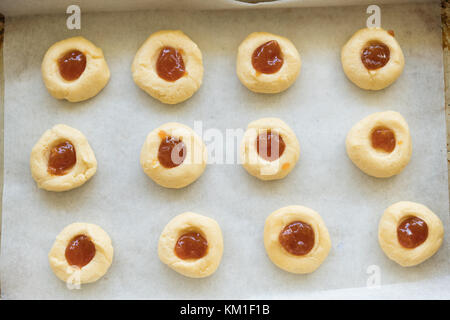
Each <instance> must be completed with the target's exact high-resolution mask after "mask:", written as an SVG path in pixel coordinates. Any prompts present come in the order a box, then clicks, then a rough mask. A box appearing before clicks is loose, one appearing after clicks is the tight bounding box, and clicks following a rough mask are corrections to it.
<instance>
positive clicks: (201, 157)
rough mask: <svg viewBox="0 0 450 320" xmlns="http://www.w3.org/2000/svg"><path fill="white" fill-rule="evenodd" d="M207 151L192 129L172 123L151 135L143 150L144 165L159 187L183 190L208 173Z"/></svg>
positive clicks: (143, 167)
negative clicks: (204, 173) (204, 172)
mask: <svg viewBox="0 0 450 320" xmlns="http://www.w3.org/2000/svg"><path fill="white" fill-rule="evenodd" d="M207 157H208V155H207V151H206V147H205V144H204V143H203V141H202V139H201V138H200V137H199V136H198V135H197V134H196V133H195V132H194V130H192V129H191V128H189V127H188V126H185V125H183V124H181V123H176V122H169V123H166V124H163V125H162V126H160V127H159V128H156V129H155V130H153V131H152V132H150V133H149V134H148V136H147V138H146V139H145V143H144V146H143V147H142V150H141V166H142V169H144V172H145V173H146V174H147V175H148V176H149V177H150V178H151V179H152V180H153V181H155V182H156V183H157V184H159V185H161V186H163V187H166V188H176V189H178V188H183V187H185V186H187V185H189V184H191V183H192V182H194V181H195V180H197V179H198V178H199V177H200V176H201V175H202V173H203V171H205V167H206V161H207Z"/></svg>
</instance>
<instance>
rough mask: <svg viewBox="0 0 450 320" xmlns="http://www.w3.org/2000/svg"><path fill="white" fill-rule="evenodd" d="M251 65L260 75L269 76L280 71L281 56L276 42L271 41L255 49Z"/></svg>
mask: <svg viewBox="0 0 450 320" xmlns="http://www.w3.org/2000/svg"><path fill="white" fill-rule="evenodd" d="M252 65H253V68H255V70H256V71H257V72H260V73H268V74H270V73H275V72H277V71H278V70H280V69H281V66H282V65H283V56H282V54H281V48H280V45H279V44H278V42H277V41H275V40H271V41H268V42H266V43H264V44H262V45H260V46H259V47H258V48H256V50H255V51H253V55H252Z"/></svg>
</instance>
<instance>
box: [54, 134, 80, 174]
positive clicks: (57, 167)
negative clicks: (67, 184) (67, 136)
mask: <svg viewBox="0 0 450 320" xmlns="http://www.w3.org/2000/svg"><path fill="white" fill-rule="evenodd" d="M76 162H77V155H76V151H75V147H74V146H73V144H72V143H71V142H70V141H67V140H66V141H64V142H62V143H60V144H58V145H56V146H55V147H53V148H52V149H51V150H50V156H49V158H48V169H47V171H48V172H49V173H50V174H52V175H55V176H63V175H65V174H67V172H68V171H69V170H70V169H72V167H73V166H74V165H75V163H76Z"/></svg>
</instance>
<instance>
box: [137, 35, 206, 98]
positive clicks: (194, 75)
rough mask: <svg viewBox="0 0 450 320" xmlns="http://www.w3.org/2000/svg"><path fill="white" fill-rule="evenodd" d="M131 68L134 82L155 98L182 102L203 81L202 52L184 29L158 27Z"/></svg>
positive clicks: (141, 48)
mask: <svg viewBox="0 0 450 320" xmlns="http://www.w3.org/2000/svg"><path fill="white" fill-rule="evenodd" d="M131 71H132V73H133V79H134V82H135V83H136V84H137V85H138V86H139V87H140V88H141V89H142V90H144V91H145V92H147V93H148V94H149V95H151V96H152V97H153V98H155V99H158V100H159V101H161V102H163V103H167V104H175V103H180V102H182V101H185V100H187V99H189V98H190V97H191V96H192V95H193V94H194V93H195V92H196V91H197V90H198V89H199V88H200V86H201V84H202V80H203V62H202V53H201V51H200V49H199V48H198V46H197V45H196V44H195V42H193V41H192V40H191V39H190V38H189V37H188V36H186V35H185V34H184V33H183V32H181V31H179V30H177V31H174V30H162V31H158V32H155V33H153V34H152V35H151V36H150V37H149V38H148V39H147V40H146V41H145V42H144V44H143V45H142V46H141V47H140V48H139V50H138V51H137V53H136V56H135V57H134V61H133V64H132V66H131Z"/></svg>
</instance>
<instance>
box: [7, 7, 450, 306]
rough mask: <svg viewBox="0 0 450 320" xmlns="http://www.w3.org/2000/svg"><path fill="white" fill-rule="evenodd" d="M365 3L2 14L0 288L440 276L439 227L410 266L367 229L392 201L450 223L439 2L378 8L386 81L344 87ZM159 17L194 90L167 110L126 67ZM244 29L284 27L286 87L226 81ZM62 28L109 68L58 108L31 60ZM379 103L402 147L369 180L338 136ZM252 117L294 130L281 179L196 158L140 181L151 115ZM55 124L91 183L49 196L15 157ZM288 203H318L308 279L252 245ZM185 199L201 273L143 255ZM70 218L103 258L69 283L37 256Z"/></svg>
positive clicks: (139, 289) (303, 286) (21, 290)
mask: <svg viewBox="0 0 450 320" xmlns="http://www.w3.org/2000/svg"><path fill="white" fill-rule="evenodd" d="M365 9H366V8H365V7H351V8H350V7H346V8H335V7H334V8H316V9H287V10H270V11H266V10H258V11H208V12H206V11H203V12H189V13H186V12H180V11H170V12H168V11H167V12H166V11H159V12H155V11H154V12H151V11H149V12H133V13H107V14H84V15H83V18H82V19H83V20H82V29H81V30H80V31H69V30H66V28H65V16H64V15H59V16H39V17H24V18H9V19H7V23H6V32H5V38H6V39H5V47H4V58H5V186H4V202H3V226H2V227H3V230H2V243H1V244H2V251H1V281H2V294H3V297H4V298H10V299H14V298H31V299H33V298H72V299H78V298H83V299H90V298H161V299H166V298H181V299H183V298H196V299H212V298H277V297H285V298H286V297H288V298H302V297H306V296H308V295H310V294H311V293H315V296H316V297H317V296H320V292H321V291H322V290H333V289H340V288H351V287H364V286H365V285H366V281H367V278H368V276H369V275H368V274H367V268H368V267H369V266H371V265H376V266H379V268H380V271H381V284H382V285H388V284H395V283H397V284H398V283H405V282H415V281H418V280H422V281H423V280H427V279H428V280H434V281H439V279H444V281H447V283H448V281H449V280H448V279H449V277H448V275H449V271H448V270H449V266H450V265H449V240H448V236H447V237H446V238H445V240H444V244H443V246H442V247H441V249H440V251H439V252H438V253H437V254H436V255H435V256H433V257H432V258H431V259H429V260H428V261H427V262H425V263H423V264H421V265H419V266H417V267H414V268H402V267H400V266H398V265H396V264H395V263H394V262H392V261H390V260H389V259H388V258H387V257H386V256H385V255H384V254H383V252H382V251H381V249H380V247H379V245H378V241H377V228H378V221H379V219H380V217H381V215H382V213H383V211H384V210H385V208H386V207H388V206H389V205H391V204H392V203H394V202H397V201H400V200H410V201H416V202H419V203H423V204H425V205H427V206H428V207H430V209H432V210H433V211H434V212H435V213H436V214H437V215H439V217H440V218H441V219H442V221H443V222H444V226H445V228H446V230H448V229H449V207H448V187H447V186H448V185H447V163H446V138H445V137H446V131H445V116H444V114H445V113H444V96H443V95H444V83H443V65H442V49H441V29H440V17H439V13H440V12H439V7H438V6H436V5H435V4H433V5H430V4H409V5H396V6H385V7H382V24H383V26H384V27H385V28H386V29H393V30H394V31H395V35H396V38H397V39H398V41H399V43H400V45H401V47H402V49H403V52H404V55H405V59H406V66H405V70H404V72H403V75H402V76H401V77H400V78H399V80H398V81H397V82H396V83H395V84H394V85H392V86H391V87H389V88H388V89H385V90H382V91H379V92H367V91H363V90H361V89H359V88H357V87H356V86H354V85H353V84H352V83H350V82H349V81H348V80H347V79H346V77H345V75H344V73H343V71H342V67H341V64H340V50H341V47H342V45H343V44H344V43H345V42H346V41H347V40H348V38H349V37H350V36H351V35H352V34H353V33H354V32H355V31H356V30H358V29H360V28H362V27H364V26H365V20H366V17H367V16H366V13H365V11H366V10H365ZM169 28H170V29H182V30H183V31H184V32H185V33H186V34H188V35H189V36H190V37H191V38H192V39H193V40H194V41H195V42H196V43H197V44H198V45H199V47H200V49H201V50H202V52H203V57H204V67H205V76H204V84H203V86H202V87H201V89H200V90H199V92H197V94H195V95H194V96H193V97H192V99H190V100H188V101H187V102H185V103H182V104H180V105H175V106H168V105H164V104H161V103H159V102H157V101H156V100H154V99H152V98H151V97H150V96H148V95H147V94H146V93H145V92H143V91H142V90H140V89H139V88H138V87H137V86H136V85H135V84H134V82H133V80H132V77H131V71H130V67H131V62H132V60H133V58H134V55H135V53H136V50H137V49H138V48H139V46H140V45H141V44H142V42H143V41H144V40H145V39H146V38H147V37H148V36H149V35H150V34H151V33H153V32H155V31H157V30H160V29H169ZM253 31H269V32H273V33H276V34H280V35H284V36H286V37H288V38H290V39H291V40H292V41H293V43H294V44H295V45H296V46H297V48H298V49H299V52H300V54H301V57H302V62H303V65H302V71H301V74H300V76H299V78H298V80H297V81H296V83H295V84H294V85H293V86H292V87H291V88H290V89H289V90H288V91H286V92H284V93H281V94H276V95H261V94H255V93H252V92H250V91H248V90H247V89H246V88H245V87H243V86H242V85H241V84H240V82H239V80H238V79H237V76H236V74H235V59H236V52H237V47H238V45H239V43H240V42H241V41H242V40H243V39H244V38H245V37H246V35H247V34H248V33H250V32H253ZM75 35H83V36H85V37H86V38H88V39H90V40H91V41H93V42H94V43H95V44H96V45H98V46H100V47H101V48H102V49H103V50H104V53H105V56H106V60H107V62H108V65H109V67H110V70H111V75H112V76H111V80H110V83H109V84H108V85H107V87H106V88H105V89H104V90H103V91H102V92H101V93H100V94H99V95H98V96H97V97H95V98H93V99H91V100H88V101H86V102H81V103H76V104H72V103H68V102H64V101H57V100H55V99H53V98H52V97H51V96H50V95H49V94H48V92H47V90H46V89H45V87H44V85H43V82H42V80H41V73H40V64H41V61H42V57H43V55H44V53H45V52H46V50H47V49H48V47H49V46H50V45H52V44H53V43H54V42H56V41H58V40H61V39H64V38H67V37H70V36H75ZM384 110H396V111H399V112H400V113H401V114H402V115H403V116H404V117H405V118H406V120H407V122H408V124H409V126H410V130H411V135H412V140H413V149H414V151H413V156H412V159H411V162H410V164H409V165H408V166H407V167H406V169H405V170H404V171H403V172H402V173H401V174H400V175H398V176H396V177H393V178H390V179H376V178H371V177H369V176H367V175H365V174H364V173H362V172H361V171H360V170H359V169H358V168H356V167H355V166H354V165H353V164H352V163H351V161H350V160H349V159H348V158H347V155H346V152H345V145H344V141H345V136H346V134H347V132H348V130H349V129H350V128H351V126H352V125H353V124H354V123H356V122H357V121H359V120H360V119H362V118H363V117H365V116H366V115H369V114H371V113H373V112H377V111H384ZM267 116H275V117H280V118H281V119H284V120H285V121H286V122H287V123H288V124H289V125H290V126H291V127H292V129H293V130H294V131H295V133H296V134H297V137H298V139H299V141H300V146H301V155H300V160H299V162H298V164H297V167H296V168H295V169H294V170H293V171H292V172H291V173H290V175H288V176H287V177H286V178H285V179H283V180H280V181H273V182H263V181H259V180H257V179H255V178H254V177H251V176H250V175H248V174H247V173H246V171H245V170H244V169H243V168H242V167H241V166H240V165H237V164H235V165H225V164H223V165H209V166H208V167H207V169H206V171H205V173H204V174H203V176H202V177H201V178H200V179H199V180H198V181H197V182H195V183H194V184H192V185H190V186H189V187H187V188H184V189H181V190H168V189H164V188H162V187H159V186H157V185H156V184H155V183H154V182H153V181H151V180H150V179H149V178H148V177H147V176H146V175H145V174H144V173H143V171H142V169H141V167H140V165H139V154H140V150H141V147H142V144H143V142H144V139H145V137H146V135H147V134H148V132H149V131H151V130H152V129H154V128H155V127H157V126H159V125H160V124H162V123H165V122H168V121H178V122H182V123H184V124H186V125H189V126H191V127H192V126H193V125H194V121H202V122H203V129H204V130H205V129H208V128H217V129H219V130H221V131H222V132H225V130H226V129H227V128H245V127H246V126H247V124H248V122H250V121H252V120H255V119H258V118H262V117H267ZM57 123H65V124H68V125H70V126H73V127H75V128H77V129H79V130H81V131H82V132H83V133H84V134H85V135H86V136H87V138H88V140H89V143H90V144H91V146H92V148H93V150H94V152H95V154H96V157H97V160H98V164H99V167H98V171H97V174H96V175H95V176H94V177H93V179H91V180H90V181H89V182H88V183H86V184H85V185H84V186H83V187H81V188H78V189H75V190H73V191H69V192H64V193H52V192H46V191H43V190H39V189H38V188H37V187H36V185H35V182H34V181H33V179H32V178H31V174H30V169H29V155H30V152H31V148H32V147H33V145H34V144H35V142H36V141H37V140H38V139H39V137H40V136H41V134H42V133H43V132H44V131H45V130H46V129H48V128H50V127H52V126H53V125H55V124H57ZM206 144H207V145H208V144H209V143H208V141H206ZM291 204H301V205H305V206H308V207H311V208H313V209H315V210H316V211H318V212H319V213H320V214H321V216H322V217H323V219H324V220H325V222H326V224H327V226H328V229H329V231H330V236H331V240H332V243H333V247H332V250H331V252H330V255H329V257H328V258H327V260H326V261H325V262H324V263H323V265H322V266H321V267H320V268H319V269H318V270H317V271H316V272H314V273H312V274H310V275H293V274H289V273H286V272H284V271H282V270H280V269H278V268H277V267H276V266H275V265H273V264H272V263H271V262H270V260H269V259H268V257H267V256H266V253H265V250H264V246H263V240H262V237H263V234H262V233H263V227H264V221H265V218H266V217H267V216H268V215H269V214H270V213H271V212H272V211H274V210H276V209H278V208H280V207H283V206H286V205H291ZM185 211H194V212H198V213H200V214H204V215H208V216H210V217H212V218H214V219H216V220H217V221H218V223H219V224H220V225H221V227H222V231H223V234H224V247H225V249H224V255H223V259H222V263H221V265H220V267H219V269H218V271H217V272H216V273H215V274H214V275H213V276H211V277H209V278H205V279H189V278H185V277H183V276H181V275H179V274H177V273H176V272H174V271H173V270H171V269H169V268H168V267H167V266H165V265H163V264H162V263H161V262H160V261H159V259H158V256H157V242H158V238H159V235H160V232H161V231H162V229H163V228H164V226H165V224H166V223H167V222H168V221H169V220H170V219H172V218H173V217H174V216H176V215H178V214H180V213H182V212H185ZM79 221H82V222H89V223H95V224H98V225H100V226H101V227H102V228H104V229H105V230H106V231H107V232H108V233H109V235H110V236H111V238H112V240H113V245H114V248H115V256H114V261H113V264H112V266H111V268H110V270H109V272H108V273H107V274H106V275H105V277H103V278H102V279H101V280H99V281H98V282H96V283H94V284H90V285H83V286H82V289H81V290H68V289H67V288H66V286H65V284H64V283H63V282H61V281H60V280H58V279H57V278H56V277H55V276H54V275H53V273H52V271H51V269H50V267H49V265H48V261H47V253H48V251H49V250H50V247H51V246H52V244H53V241H54V239H55V237H56V235H57V234H58V233H59V232H60V231H61V230H62V229H63V228H64V227H65V226H66V225H68V224H70V223H72V222H79ZM447 288H448V287H447Z"/></svg>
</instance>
